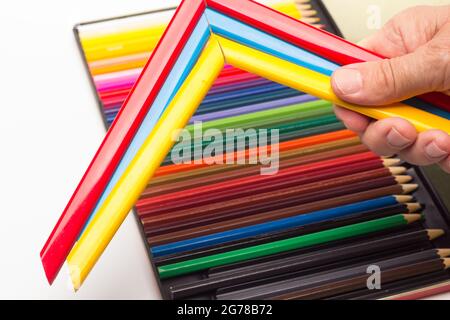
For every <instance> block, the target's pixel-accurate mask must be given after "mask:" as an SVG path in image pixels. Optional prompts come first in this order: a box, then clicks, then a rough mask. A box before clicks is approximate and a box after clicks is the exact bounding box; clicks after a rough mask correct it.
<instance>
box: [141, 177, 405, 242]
mask: <svg viewBox="0 0 450 320" xmlns="http://www.w3.org/2000/svg"><path fill="white" fill-rule="evenodd" d="M402 192H403V187H402V186H401V185H392V186H387V187H381V188H377V189H372V190H369V191H362V192H357V193H353V194H347V195H340V196H337V197H334V198H327V199H325V200H319V201H316V202H310V203H306V204H300V205H293V206H289V207H282V208H281V209H276V208H273V207H272V208H270V209H266V211H261V210H259V208H258V210H257V211H259V212H260V213H254V214H252V215H249V216H244V217H239V218H236V219H230V220H226V221H224V222H219V223H212V224H209V225H208V228H207V229H206V228H204V227H197V228H190V229H183V230H182V231H175V232H171V233H165V234H162V235H158V236H154V237H151V238H149V239H148V242H149V243H150V244H151V245H157V244H163V243H167V242H171V241H179V240H184V239H187V238H191V237H199V236H203V235H206V234H211V233H214V232H222V231H226V230H231V229H235V228H240V227H246V226H249V225H252V224H258V223H264V222H268V221H273V220H277V219H283V218H288V217H291V216H295V215H299V214H302V213H306V212H311V211H317V210H321V209H327V208H333V207H337V206H340V205H345V204H349V203H354V202H360V201H363V200H368V199H373V198H377V197H383V196H388V195H392V194H398V193H402ZM407 197H408V196H407ZM396 199H398V198H396ZM400 199H403V198H400ZM407 199H409V198H407ZM143 223H144V230H145V231H146V229H147V228H150V226H152V225H150V226H149V225H146V222H145V221H144V222H143ZM146 227H147V228H146ZM151 229H153V228H151Z"/></svg>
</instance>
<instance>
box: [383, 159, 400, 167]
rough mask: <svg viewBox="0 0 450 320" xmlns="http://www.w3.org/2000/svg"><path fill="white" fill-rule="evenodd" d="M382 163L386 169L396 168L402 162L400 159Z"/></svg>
mask: <svg viewBox="0 0 450 320" xmlns="http://www.w3.org/2000/svg"><path fill="white" fill-rule="evenodd" d="M382 161H383V165H384V166H385V167H392V166H396V165H398V164H400V163H401V162H402V161H401V160H400V159H397V158H389V159H382Z"/></svg>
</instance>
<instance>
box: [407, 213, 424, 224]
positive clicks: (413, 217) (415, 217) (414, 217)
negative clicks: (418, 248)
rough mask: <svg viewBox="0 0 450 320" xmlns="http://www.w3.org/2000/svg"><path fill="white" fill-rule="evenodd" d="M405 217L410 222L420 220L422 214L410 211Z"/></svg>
mask: <svg viewBox="0 0 450 320" xmlns="http://www.w3.org/2000/svg"><path fill="white" fill-rule="evenodd" d="M403 218H405V220H406V222H407V223H408V224H410V223H413V222H416V221H419V220H420V219H421V218H422V215H421V214H417V213H408V214H404V215H403Z"/></svg>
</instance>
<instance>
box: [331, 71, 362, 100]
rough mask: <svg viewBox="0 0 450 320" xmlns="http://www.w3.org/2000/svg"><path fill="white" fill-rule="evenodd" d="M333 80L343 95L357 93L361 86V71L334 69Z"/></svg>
mask: <svg viewBox="0 0 450 320" xmlns="http://www.w3.org/2000/svg"><path fill="white" fill-rule="evenodd" d="M333 82H334V84H335V86H336V88H337V89H338V90H339V91H340V93H341V94H343V95H348V94H353V93H357V92H358V91H360V90H361V89H362V87H363V82H362V77H361V72H359V70H357V69H347V68H341V69H338V70H336V71H335V72H334V74H333Z"/></svg>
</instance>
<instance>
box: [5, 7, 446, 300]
mask: <svg viewBox="0 0 450 320" xmlns="http://www.w3.org/2000/svg"><path fill="white" fill-rule="evenodd" d="M326 2H327V3H328V4H330V6H331V8H332V10H333V13H334V14H335V17H336V19H337V21H338V24H339V25H340V26H341V27H343V28H342V29H343V31H344V33H345V34H346V35H347V36H349V38H350V39H352V40H357V39H358V37H359V36H360V34H361V33H362V34H366V33H368V32H369V30H364V28H359V29H357V31H355V32H353V33H352V29H354V27H353V25H350V24H349V25H348V27H346V25H345V21H348V20H349V18H348V15H349V14H351V16H352V17H359V18H358V19H360V18H361V19H363V17H364V14H365V12H364V10H365V7H364V6H362V7H361V8H360V9H359V12H357V11H354V12H352V13H349V12H348V11H344V9H343V8H348V6H347V5H342V4H343V3H342V2H343V1H341V0H328V1H326ZM345 2H346V3H358V8H359V6H361V2H362V1H354V2H353V1H345ZM368 2H370V3H379V4H380V5H382V7H383V10H384V9H386V8H387V9H386V10H388V9H389V8H390V3H391V4H392V1H390V2H387V1H381V0H379V1H375V0H374V1H368ZM368 2H367V3H368ZM413 2H414V1H413ZM422 2H425V1H422ZM427 2H430V1H427ZM434 2H436V3H438V2H439V3H444V2H445V3H449V1H434ZM177 3H178V1H177V0H173V1H170V0H164V1H152V0H127V1H125V0H122V1H119V0H90V1H85V0H78V1H72V0H70V1H69V0H64V1H57V0H53V1H51V0H40V1H32V0H30V1H24V0H15V1H1V2H0V93H1V100H0V152H1V155H0V217H1V220H0V298H8V299H10V298H11V299H14V298H41V299H45V298H57V299H91V298H96V299H108V298H114V299H121V298H122V299H152V298H159V293H158V290H157V287H156V283H155V279H154V276H153V272H152V271H151V269H150V265H149V262H148V259H147V255H146V253H145V248H144V243H143V241H142V239H141V236H140V234H139V232H138V229H137V224H136V221H135V219H134V217H133V216H132V215H129V217H128V218H127V219H126V221H125V222H124V224H123V225H122V227H121V228H120V230H119V231H118V233H117V234H116V236H115V237H114V239H113V241H112V242H111V243H110V245H109V247H108V248H107V250H106V251H105V253H104V254H103V255H102V257H101V259H100V260H99V262H98V263H97V265H96V266H95V268H94V269H93V270H92V272H91V274H90V276H89V277H88V279H87V280H86V282H85V283H84V285H83V287H82V288H81V289H80V290H79V291H78V293H76V294H75V293H73V292H72V291H71V289H70V286H69V282H68V277H67V276H66V275H65V274H64V273H61V274H60V276H59V277H58V278H57V280H56V281H55V283H54V285H53V286H51V287H50V286H49V285H48V283H47V281H46V279H45V276H44V272H43V269H42V267H41V265H40V259H39V251H40V249H41V248H42V246H43V244H44V242H45V240H46V238H47V236H48V235H49V233H50V231H51V229H52V227H53V226H54V224H55V222H56V221H57V219H58V217H59V215H60V213H61V211H62V210H63V209H64V207H65V205H66V202H67V201H68V199H69V197H70V195H71V194H72V192H73V190H74V189H75V187H76V184H77V183H78V181H79V179H80V177H81V176H82V174H83V173H84V170H85V169H86V167H87V165H88V164H89V162H90V160H91V158H92V156H93V155H94V153H95V150H96V149H97V147H98V145H99V143H100V141H101V139H102V137H103V135H104V133H105V131H104V127H103V123H102V119H101V116H100V113H99V111H98V107H97V104H96V101H95V99H94V95H93V93H92V90H91V88H90V86H89V82H88V79H87V76H86V71H85V70H84V66H83V65H82V62H81V59H80V54H79V52H78V48H77V46H76V43H75V40H74V36H73V33H72V27H73V26H74V24H76V23H78V22H82V21H87V20H95V19H100V18H106V17H111V16H117V15H124V14H128V13H135V12H139V11H146V10H151V9H155V8H160V7H163V6H170V5H174V4H177ZM398 3H403V6H404V5H405V4H407V3H408V4H410V3H411V1H395V8H394V9H395V10H398V8H399V7H398ZM386 10H384V11H382V12H383V20H384V21H385V20H386V18H387V17H388V16H390V15H391V12H390V11H386ZM353 23H354V22H353ZM63 271H64V270H63Z"/></svg>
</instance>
